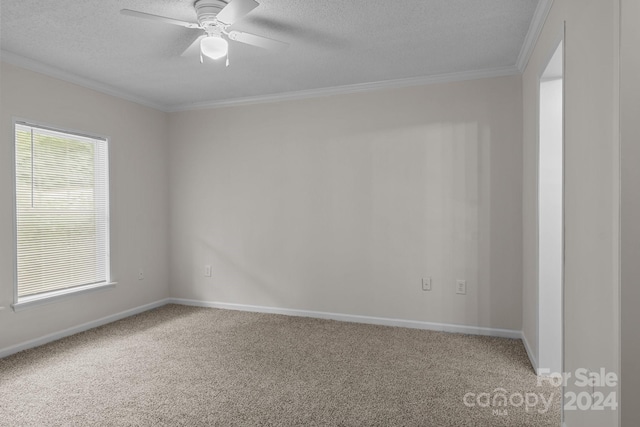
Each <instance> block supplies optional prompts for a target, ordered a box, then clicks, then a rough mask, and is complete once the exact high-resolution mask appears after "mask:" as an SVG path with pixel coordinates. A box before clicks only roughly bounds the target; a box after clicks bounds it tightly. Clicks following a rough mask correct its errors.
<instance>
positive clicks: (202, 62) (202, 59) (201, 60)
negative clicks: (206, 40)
mask: <svg viewBox="0 0 640 427" xmlns="http://www.w3.org/2000/svg"><path fill="white" fill-rule="evenodd" d="M200 63H201V64H204V58H203V57H202V51H201V52H200Z"/></svg>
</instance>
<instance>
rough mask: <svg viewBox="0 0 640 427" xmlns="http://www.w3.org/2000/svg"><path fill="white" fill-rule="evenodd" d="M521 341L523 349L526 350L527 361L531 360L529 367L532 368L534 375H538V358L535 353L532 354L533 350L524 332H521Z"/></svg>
mask: <svg viewBox="0 0 640 427" xmlns="http://www.w3.org/2000/svg"><path fill="white" fill-rule="evenodd" d="M522 343H523V344H524V349H525V350H526V351H527V356H529V362H531V367H532V368H533V370H534V372H535V373H536V375H539V372H538V359H537V358H536V356H535V354H533V351H532V350H531V347H530V346H529V341H527V337H526V335H525V334H524V332H522Z"/></svg>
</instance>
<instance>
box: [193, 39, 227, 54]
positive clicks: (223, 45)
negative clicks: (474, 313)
mask: <svg viewBox="0 0 640 427" xmlns="http://www.w3.org/2000/svg"><path fill="white" fill-rule="evenodd" d="M200 51H201V52H202V54H203V55H205V56H208V57H209V58H211V59H220V58H222V57H224V56H227V52H228V51H229V43H228V42H227V41H226V40H225V39H223V38H222V37H216V36H213V37H205V38H203V39H202V41H201V42H200Z"/></svg>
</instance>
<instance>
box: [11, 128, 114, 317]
mask: <svg viewBox="0 0 640 427" xmlns="http://www.w3.org/2000/svg"><path fill="white" fill-rule="evenodd" d="M18 125H21V126H32V127H39V128H42V129H45V130H52V131H55V132H61V133H65V134H69V135H75V136H80V137H84V138H91V139H96V140H103V141H104V142H105V143H106V157H107V158H106V165H105V167H106V172H107V188H106V193H107V194H106V198H107V212H106V213H107V226H108V238H109V242H112V235H113V230H112V226H111V225H112V221H111V195H112V190H111V188H112V186H111V161H110V158H111V144H110V142H111V139H110V138H109V137H107V136H105V135H100V134H96V133H87V132H84V131H78V130H73V129H69V128H66V127H61V126H56V125H51V124H48V123H42V122H39V121H35V120H28V119H23V118H20V117H13V118H12V126H11V132H12V133H11V139H10V140H11V159H12V162H11V171H12V184H13V200H12V208H13V212H12V216H13V218H12V219H13V242H12V243H13V304H11V308H12V309H13V310H14V311H16V312H17V311H21V310H24V309H27V308H31V307H37V306H40V305H43V304H49V303H52V302H56V301H60V300H64V299H67V298H70V297H73V296H76V295H82V294H86V293H89V292H97V291H104V290H107V289H111V288H114V287H115V286H116V285H117V282H116V281H114V280H113V263H112V256H111V254H112V250H111V244H109V247H108V249H107V253H106V257H107V260H106V261H107V281H106V282H100V283H93V284H88V285H82V286H73V287H69V288H64V289H58V290H54V291H49V292H44V293H40V294H35V295H27V296H23V297H18V206H17V177H16V172H17V171H16V155H17V153H16V127H17V126H18Z"/></svg>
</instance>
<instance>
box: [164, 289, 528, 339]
mask: <svg viewBox="0 0 640 427" xmlns="http://www.w3.org/2000/svg"><path fill="white" fill-rule="evenodd" d="M169 302H170V303H172V304H181V305H191V306H196V307H209V308H222V309H226V310H239V311H251V312H256V313H272V314H284V315H287V316H299V317H313V318H317V319H330V320H339V321H342V322H354V323H367V324H372V325H383V326H399V327H403V328H413V329H426V330H430V331H442V332H455V333H461V334H471V335H485V336H491V337H501V338H514V339H521V338H522V332H521V331H516V330H513V329H496V328H484V327H479V326H466V325H454V324H449V323H433V322H421V321H416V320H404V319H390V318H386V317H371V316H359V315H355V314H342V313H327V312H324V311H309V310H297V309H291V308H278V307H265V306H259V305H245V304H231V303H226V302H216V301H198V300H190V299H182V298H170V299H169Z"/></svg>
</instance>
